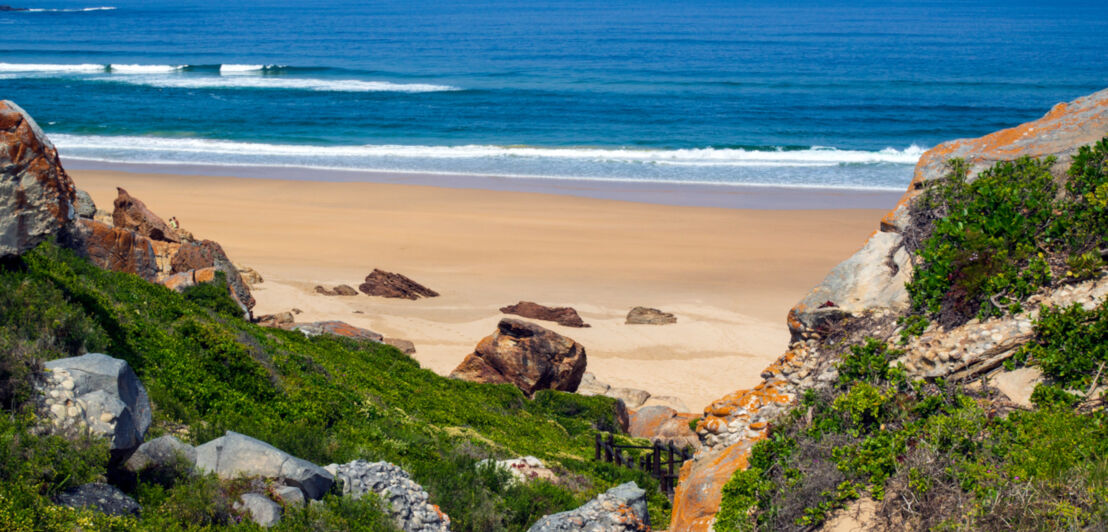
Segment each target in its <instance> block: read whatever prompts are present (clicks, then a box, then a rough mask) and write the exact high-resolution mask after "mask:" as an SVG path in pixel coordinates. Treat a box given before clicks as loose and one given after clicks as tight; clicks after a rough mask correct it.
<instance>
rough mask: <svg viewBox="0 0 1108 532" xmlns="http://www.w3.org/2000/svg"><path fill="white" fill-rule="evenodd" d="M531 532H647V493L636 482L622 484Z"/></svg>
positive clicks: (543, 521)
mask: <svg viewBox="0 0 1108 532" xmlns="http://www.w3.org/2000/svg"><path fill="white" fill-rule="evenodd" d="M528 530H529V532H632V531H635V532H646V531H649V530H650V514H649V513H648V512H647V509H646V492H645V491H644V490H642V489H641V488H639V487H638V486H637V485H636V484H635V483H634V482H628V483H626V484H620V485H619V486H616V487H614V488H612V489H610V490H608V491H606V492H604V493H601V494H600V495H597V496H596V498H595V499H593V500H591V501H589V502H587V503H585V504H584V505H583V506H581V507H579V508H577V509H575V510H570V511H568V512H561V513H556V514H553V515H548V516H546V517H543V518H542V519H539V520H538V522H536V523H535V524H534V525H533V526H532V527H531V528H530V529H528Z"/></svg>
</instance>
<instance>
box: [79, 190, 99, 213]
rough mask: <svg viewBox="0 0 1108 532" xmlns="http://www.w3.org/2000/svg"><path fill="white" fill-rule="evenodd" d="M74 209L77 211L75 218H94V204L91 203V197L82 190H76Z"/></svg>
mask: <svg viewBox="0 0 1108 532" xmlns="http://www.w3.org/2000/svg"><path fill="white" fill-rule="evenodd" d="M74 207H76V209H77V216H80V217H81V218H88V219H89V220H92V219H93V218H95V217H96V203H95V202H93V201H92V196H90V195H89V193H88V192H85V191H84V190H81V189H77V201H76V202H75V203H74Z"/></svg>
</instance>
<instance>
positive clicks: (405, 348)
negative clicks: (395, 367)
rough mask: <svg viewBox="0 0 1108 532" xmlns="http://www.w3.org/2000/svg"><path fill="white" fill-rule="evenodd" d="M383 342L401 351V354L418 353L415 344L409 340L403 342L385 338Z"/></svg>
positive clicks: (398, 339)
mask: <svg viewBox="0 0 1108 532" xmlns="http://www.w3.org/2000/svg"><path fill="white" fill-rule="evenodd" d="M381 341H382V342H384V343H386V344H389V345H391V346H393V347H395V348H397V349H399V350H400V352H401V353H404V354H405V355H414V354H415V352H416V349H415V344H413V343H412V342H411V341H409V340H402V339H400V338H385V339H382V340H381Z"/></svg>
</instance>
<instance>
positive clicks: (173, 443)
mask: <svg viewBox="0 0 1108 532" xmlns="http://www.w3.org/2000/svg"><path fill="white" fill-rule="evenodd" d="M123 467H124V468H126V469H127V470H128V471H130V472H132V473H135V474H137V475H138V476H139V478H142V479H143V480H144V481H147V482H157V483H159V484H172V483H173V482H174V481H175V480H176V479H177V478H178V477H181V476H184V475H187V474H189V473H190V472H191V471H192V470H194V469H195V468H196V449H195V448H194V447H193V446H191V445H189V444H187V443H182V442H181V440H178V439H177V438H174V437H173V436H162V437H160V438H155V439H153V440H150V441H148V442H146V443H144V444H142V445H140V446H139V448H138V449H136V450H135V452H134V454H132V455H131V457H130V458H129V459H128V460H127V462H126V463H125V464H123Z"/></svg>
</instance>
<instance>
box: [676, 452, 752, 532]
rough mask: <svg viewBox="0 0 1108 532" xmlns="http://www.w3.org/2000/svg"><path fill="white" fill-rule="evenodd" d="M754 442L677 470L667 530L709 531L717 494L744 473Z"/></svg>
mask: <svg viewBox="0 0 1108 532" xmlns="http://www.w3.org/2000/svg"><path fill="white" fill-rule="evenodd" d="M754 441H755V440H747V441H743V442H741V443H738V444H735V445H732V446H730V447H727V448H725V449H722V450H720V451H717V452H714V453H712V454H710V455H708V456H705V457H702V458H699V459H697V460H695V461H688V462H685V465H683V466H681V476H680V480H679V481H678V483H677V489H676V491H675V492H674V495H673V515H672V517H671V518H670V522H669V529H670V530H680V531H682V532H686V531H688V532H708V531H709V530H711V527H712V521H713V520H715V517H716V513H717V512H719V503H720V500H721V498H722V495H721V493H720V490H721V488H723V485H724V484H726V483H727V481H728V480H730V479H731V475H733V474H734V473H735V471H738V470H740V469H746V467H747V461H748V460H749V458H750V447H751V445H752V444H753V442H754Z"/></svg>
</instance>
